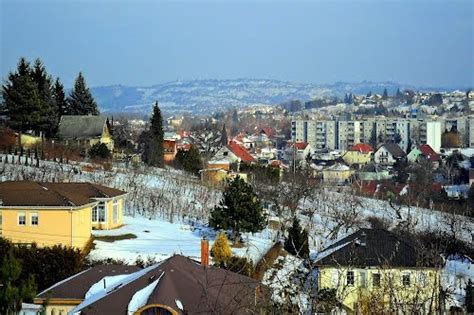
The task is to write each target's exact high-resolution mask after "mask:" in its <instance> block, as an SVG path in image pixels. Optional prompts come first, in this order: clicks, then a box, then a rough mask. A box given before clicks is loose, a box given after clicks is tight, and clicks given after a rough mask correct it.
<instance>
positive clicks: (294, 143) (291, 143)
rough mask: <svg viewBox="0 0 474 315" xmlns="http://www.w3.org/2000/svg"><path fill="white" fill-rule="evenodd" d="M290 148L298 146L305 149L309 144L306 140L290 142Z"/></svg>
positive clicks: (297, 147) (297, 148)
mask: <svg viewBox="0 0 474 315" xmlns="http://www.w3.org/2000/svg"><path fill="white" fill-rule="evenodd" d="M287 146H288V147H289V148H292V147H293V146H294V147H295V148H296V150H304V149H306V147H307V146H308V144H307V143H306V142H288V145H287Z"/></svg>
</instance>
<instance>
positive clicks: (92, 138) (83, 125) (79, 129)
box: [58, 115, 114, 151]
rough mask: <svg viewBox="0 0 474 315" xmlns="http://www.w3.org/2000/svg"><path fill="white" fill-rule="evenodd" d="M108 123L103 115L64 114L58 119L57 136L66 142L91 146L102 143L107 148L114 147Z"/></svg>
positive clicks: (111, 148)
mask: <svg viewBox="0 0 474 315" xmlns="http://www.w3.org/2000/svg"><path fill="white" fill-rule="evenodd" d="M110 128H111V126H110V124H109V121H108V119H107V117H105V116H91V115H65V116H61V120H60V121H59V129H58V137H59V139H60V140H62V141H64V142H65V143H66V144H69V143H76V144H79V145H83V146H93V145H94V144H96V143H104V144H105V145H107V148H108V149H109V150H111V151H112V150H113V149H114V140H113V139H112V135H111V131H110Z"/></svg>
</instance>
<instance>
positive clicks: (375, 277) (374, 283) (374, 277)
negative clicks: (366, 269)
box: [372, 273, 380, 288]
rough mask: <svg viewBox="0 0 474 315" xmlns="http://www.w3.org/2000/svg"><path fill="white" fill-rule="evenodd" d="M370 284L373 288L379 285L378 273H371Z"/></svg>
mask: <svg viewBox="0 0 474 315" xmlns="http://www.w3.org/2000/svg"><path fill="white" fill-rule="evenodd" d="M372 286H373V287H375V288H378V287H380V273H373V274H372Z"/></svg>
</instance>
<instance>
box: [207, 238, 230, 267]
mask: <svg viewBox="0 0 474 315" xmlns="http://www.w3.org/2000/svg"><path fill="white" fill-rule="evenodd" d="M211 256H212V257H214V260H215V261H216V262H218V263H220V262H226V261H228V260H229V259H230V257H231V256H232V250H231V249H230V246H229V241H228V240H227V236H226V235H225V233H224V232H220V233H219V234H218V235H217V238H216V241H215V242H214V244H213V245H212V248H211Z"/></svg>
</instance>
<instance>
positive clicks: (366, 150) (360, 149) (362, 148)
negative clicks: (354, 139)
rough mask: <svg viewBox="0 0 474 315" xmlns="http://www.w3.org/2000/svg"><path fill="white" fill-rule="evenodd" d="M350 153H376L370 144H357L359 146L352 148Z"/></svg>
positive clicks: (355, 145)
mask: <svg viewBox="0 0 474 315" xmlns="http://www.w3.org/2000/svg"><path fill="white" fill-rule="evenodd" d="M349 151H358V152H362V153H369V152H374V149H373V148H372V147H371V146H370V145H368V144H365V143H357V144H354V145H353V146H352V148H350V150H349Z"/></svg>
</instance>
